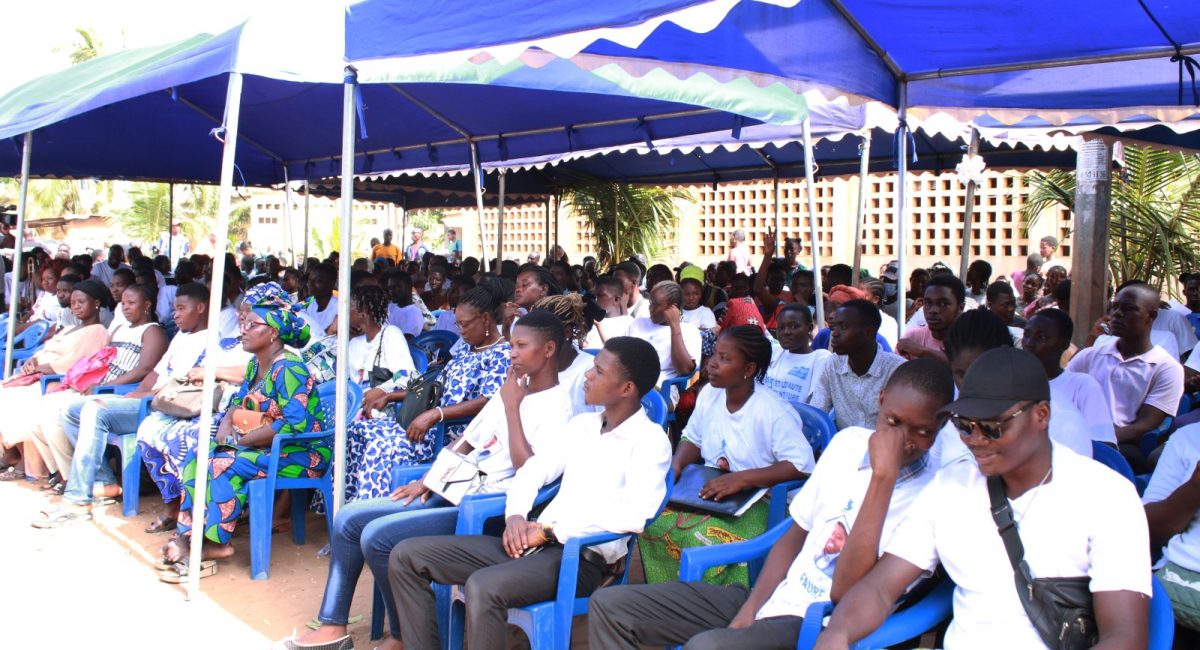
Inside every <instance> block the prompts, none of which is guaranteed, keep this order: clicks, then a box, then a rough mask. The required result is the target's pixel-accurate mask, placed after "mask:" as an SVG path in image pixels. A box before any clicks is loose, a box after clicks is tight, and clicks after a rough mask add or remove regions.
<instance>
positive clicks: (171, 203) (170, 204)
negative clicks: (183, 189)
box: [167, 183, 175, 273]
mask: <svg viewBox="0 0 1200 650" xmlns="http://www.w3.org/2000/svg"><path fill="white" fill-rule="evenodd" d="M174 230H175V184H174V183H167V259H170V260H173V259H175V257H174V255H175V233H174V232H173V231H174ZM174 271H175V267H173V266H172V267H171V272H172V273H173V272H174Z"/></svg>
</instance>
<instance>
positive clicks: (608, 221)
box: [563, 177, 694, 266]
mask: <svg viewBox="0 0 1200 650" xmlns="http://www.w3.org/2000/svg"><path fill="white" fill-rule="evenodd" d="M677 200H681V201H693V200H694V197H693V196H692V194H691V193H690V192H688V191H687V190H685V189H681V188H659V187H647V186H642V185H631V184H629V183H612V182H608V181H602V180H599V179H595V178H585V177H579V178H578V180H577V181H576V182H573V183H572V184H571V185H570V186H569V187H568V188H567V189H566V190H565V191H564V193H563V201H564V202H565V203H567V204H568V205H570V207H571V210H572V211H573V212H575V214H578V215H581V216H583V217H584V218H585V219H586V220H587V223H588V225H589V227H590V228H591V230H592V237H593V238H594V239H595V241H596V248H597V258H598V261H599V263H600V265H601V266H604V265H609V266H611V265H614V264H616V263H618V262H620V261H622V260H626V259H629V258H630V257H632V256H633V255H636V254H642V255H645V256H646V258H647V259H654V258H655V257H658V254H659V253H660V252H661V251H662V250H663V248H664V246H663V244H664V241H665V240H666V238H667V237H668V236H669V235H670V234H671V233H672V232H673V230H674V228H675V224H676V221H677V220H678V214H677V209H676V205H675V202H676V201H677Z"/></svg>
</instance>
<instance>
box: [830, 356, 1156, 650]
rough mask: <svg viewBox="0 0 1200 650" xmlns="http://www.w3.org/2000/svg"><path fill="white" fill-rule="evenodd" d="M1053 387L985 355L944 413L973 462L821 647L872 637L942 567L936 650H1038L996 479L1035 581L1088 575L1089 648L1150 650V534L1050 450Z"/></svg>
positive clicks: (1128, 500) (917, 506)
mask: <svg viewBox="0 0 1200 650" xmlns="http://www.w3.org/2000/svg"><path fill="white" fill-rule="evenodd" d="M1049 402H1050V385H1049V381H1048V380H1047V379H1046V373H1045V371H1044V370H1043V369H1042V365H1041V363H1040V362H1038V360H1037V359H1036V358H1035V357H1034V356H1033V355H1031V354H1029V353H1028V352H1025V351H1023V350H1016V349H1013V348H998V349H995V350H991V351H989V352H987V353H985V354H983V355H982V356H980V357H979V359H977V360H976V361H975V363H974V364H973V365H972V366H971V368H970V369H969V370H968V371H967V374H966V376H965V377H964V379H963V383H962V387H961V390H960V394H959V399H958V400H957V401H955V402H953V403H951V404H949V405H948V406H946V408H945V409H943V411H942V412H943V413H944V414H948V415H949V416H950V417H951V421H952V422H953V423H954V425H955V428H957V429H958V431H959V433H960V435H961V437H962V439H963V442H964V443H965V444H966V446H967V448H968V449H969V450H970V451H971V454H972V455H973V456H974V458H975V461H976V462H975V463H970V462H964V463H956V464H954V465H951V466H948V467H943V468H942V469H941V471H940V472H939V473H938V475H937V477H935V478H934V479H933V482H931V483H930V484H929V486H928V487H927V488H926V489H925V491H924V492H922V493H921V495H920V496H919V497H917V500H916V501H915V502H914V503H913V505H912V507H911V508H910V509H909V512H908V518H907V520H906V521H905V522H904V523H902V524H901V525H900V527H899V528H898V529H897V530H896V533H895V536H894V537H893V538H892V539H891V541H890V542H889V543H888V544H887V546H886V549H885V553H884V555H883V557H882V558H881V559H880V561H879V563H877V564H876V565H875V567H874V568H873V569H872V570H871V571H870V572H869V573H868V574H867V575H866V577H864V578H863V579H862V580H861V581H859V582H858V583H857V584H856V585H855V586H854V587H853V588H852V589H851V590H850V591H849V592H848V593H847V594H846V596H845V598H843V599H842V600H841V601H840V602H839V603H838V605H837V607H836V608H835V609H834V613H833V619H832V620H831V621H830V624H829V627H828V629H826V631H825V632H824V634H822V635H821V638H820V639H819V641H818V643H817V647H818V648H821V649H822V650H829V649H831V648H838V649H842V648H847V647H848V646H849V644H850V643H851V642H853V641H857V640H859V639H862V638H863V637H865V636H866V635H867V634H869V633H870V632H871V631H872V630H874V629H875V628H876V627H878V626H879V624H880V623H882V622H883V620H884V619H885V618H886V617H887V615H888V614H889V613H890V610H891V603H894V602H895V601H896V599H897V598H899V596H900V595H901V594H902V593H904V589H905V588H906V587H907V586H908V585H909V584H911V583H912V581H913V580H916V579H917V578H918V577H919V576H920V575H921V574H922V573H924V572H925V571H930V570H933V569H934V568H935V567H936V566H937V565H938V564H939V563H940V564H941V565H942V566H943V567H944V568H945V570H946V573H947V574H948V575H949V577H950V578H951V579H952V580H953V581H954V583H955V584H956V585H957V588H956V592H955V594H954V619H953V621H952V622H951V624H950V628H949V630H948V631H947V632H946V638H945V646H944V647H945V648H946V649H947V650H957V649H960V648H972V649H978V648H983V649H988V648H997V649H999V648H1045V647H1047V646H1046V643H1045V642H1044V641H1043V640H1042V637H1041V636H1040V634H1039V633H1038V631H1037V630H1036V629H1035V628H1034V626H1033V624H1032V623H1031V622H1030V618H1029V616H1028V614H1027V613H1026V610H1025V607H1024V606H1023V605H1022V602H1021V599H1020V598H1019V597H1018V595H1017V590H1016V589H1015V588H1014V585H1015V582H1014V580H1015V578H1014V575H1013V569H1012V565H1011V563H1010V562H1009V558H1008V555H1007V553H1006V551H1005V546H1004V543H1003V541H1002V540H1001V538H1000V534H999V532H998V530H997V526H996V522H995V520H994V519H993V517H992V513H991V507H990V499H989V495H988V488H987V480H988V477H999V478H1000V480H1001V485H1002V487H1003V491H1004V496H1005V497H1007V499H1006V501H1007V504H1008V507H1009V513H1010V514H1011V518H1012V520H1013V522H1014V523H1015V526H1016V529H1017V533H1018V535H1019V536H1020V539H1021V542H1022V545H1023V546H1024V555H1023V559H1024V561H1025V562H1026V563H1027V565H1028V567H1029V570H1030V573H1031V574H1032V578H1034V579H1037V578H1070V577H1078V576H1086V577H1087V578H1088V579H1089V584H1088V587H1089V589H1090V591H1091V593H1092V597H1093V608H1094V613H1095V618H1096V623H1097V627H1098V630H1099V643H1098V644H1097V645H1096V646H1094V647H1096V648H1143V647H1145V646H1146V642H1147V641H1146V639H1147V626H1148V622H1147V621H1148V608H1149V595H1150V557H1149V545H1148V544H1147V541H1148V539H1149V534H1148V530H1147V525H1146V517H1145V514H1144V513H1143V512H1142V511H1141V508H1140V504H1139V501H1138V497H1137V493H1136V491H1135V490H1134V488H1133V485H1132V484H1131V483H1130V482H1129V481H1126V480H1125V479H1123V478H1121V477H1120V476H1119V475H1117V474H1116V473H1115V472H1113V471H1111V470H1109V469H1107V468H1105V467H1103V466H1102V465H1100V464H1099V463H1096V462H1095V461H1093V460H1091V459H1088V458H1084V457H1082V456H1080V455H1079V454H1076V453H1074V452H1072V451H1071V450H1069V449H1067V448H1066V447H1064V446H1062V445H1059V444H1057V443H1054V442H1052V441H1051V440H1050V438H1049V435H1048V432H1047V428H1048V426H1049V422H1050V404H1049Z"/></svg>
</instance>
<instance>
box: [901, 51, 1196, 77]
mask: <svg viewBox="0 0 1200 650" xmlns="http://www.w3.org/2000/svg"><path fill="white" fill-rule="evenodd" d="M1179 54H1182V55H1185V56H1190V55H1194V54H1200V45H1185V46H1183V47H1181V48H1180V51H1179ZM1175 55H1176V52H1175V48H1174V47H1169V46H1168V47H1157V48H1150V49H1144V50H1138V51H1137V52H1127V53H1124V54H1099V55H1095V56H1076V57H1066V58H1063V59H1048V60H1043V61H1022V62H1018V63H1003V64H999V65H981V66H974V67H966V68H944V69H941V70H927V71H925V72H913V73H909V74H908V75H906V77H905V78H906V80H907V81H926V80H929V79H946V78H948V77H965V76H969V75H979V74H998V73H1002V72H1023V71H1027V70H1045V69H1048V68H1065V67H1069V66H1075V65H1094V64H1097V63H1120V62H1122V61H1144V60H1146V59H1161V58H1170V57H1173V56H1175Z"/></svg>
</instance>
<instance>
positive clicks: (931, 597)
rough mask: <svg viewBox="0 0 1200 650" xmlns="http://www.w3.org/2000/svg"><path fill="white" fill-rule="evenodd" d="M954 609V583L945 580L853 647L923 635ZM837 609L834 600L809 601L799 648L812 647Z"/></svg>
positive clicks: (860, 648) (886, 644)
mask: <svg viewBox="0 0 1200 650" xmlns="http://www.w3.org/2000/svg"><path fill="white" fill-rule="evenodd" d="M953 610H954V583H953V582H951V581H950V580H949V579H946V580H943V581H942V582H941V583H940V584H938V585H937V586H936V587H934V588H933V591H930V592H929V593H928V594H927V595H925V597H923V598H921V600H919V601H917V602H916V603H913V604H912V605H911V606H909V607H907V608H905V609H902V610H900V611H898V612H896V613H894V614H892V615H891V616H889V617H887V620H885V621H884V622H883V625H881V626H879V629H877V630H875V631H874V632H872V633H871V634H869V635H867V637H866V638H864V639H862V640H861V641H859V642H857V643H854V644H851V646H850V648H851V650H869V649H874V648H887V647H889V646H893V645H896V644H897V643H903V642H905V641H907V640H909V639H911V638H914V637H917V636H920V635H922V634H924V633H925V632H928V631H929V630H932V629H933V628H935V627H937V626H938V625H940V624H941V623H942V622H943V621H946V620H948V619H949V618H950V617H951V616H952V614H953ZM832 611H833V603H831V602H829V601H823V602H819V603H813V604H812V605H809V607H808V611H807V612H805V614H804V623H802V624H801V626H800V638H799V639H797V640H796V650H809V649H810V648H812V647H813V645H814V644H815V643H816V642H817V636H818V635H820V634H821V630H823V629H824V625H825V617H826V616H828V615H829V614H830V612H832Z"/></svg>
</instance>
